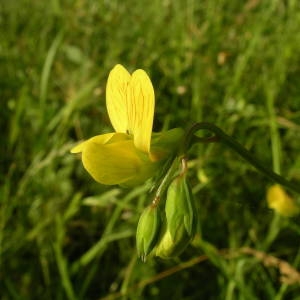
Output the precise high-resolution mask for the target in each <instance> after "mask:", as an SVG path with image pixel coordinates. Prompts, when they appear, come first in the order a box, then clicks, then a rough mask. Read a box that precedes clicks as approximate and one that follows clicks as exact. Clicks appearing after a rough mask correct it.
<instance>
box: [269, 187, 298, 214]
mask: <svg viewBox="0 0 300 300" xmlns="http://www.w3.org/2000/svg"><path fill="white" fill-rule="evenodd" d="M267 202H268V206H269V208H272V209H274V210H275V211H276V212H278V213H279V214H280V215H282V216H285V217H292V216H295V215H297V214H298V213H299V211H300V208H299V206H298V205H297V204H296V202H295V200H294V199H293V198H291V197H290V196H289V195H288V194H287V193H286V192H285V190H284V189H283V188H282V187H281V185H279V184H274V185H272V186H271V187H269V189H268V191H267Z"/></svg>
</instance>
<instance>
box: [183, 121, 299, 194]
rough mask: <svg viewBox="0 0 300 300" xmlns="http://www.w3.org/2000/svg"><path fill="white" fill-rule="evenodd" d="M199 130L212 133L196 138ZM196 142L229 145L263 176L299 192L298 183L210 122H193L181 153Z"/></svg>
mask: <svg viewBox="0 0 300 300" xmlns="http://www.w3.org/2000/svg"><path fill="white" fill-rule="evenodd" d="M199 130H209V131H211V132H212V133H214V136H213V137H209V138H197V137H195V135H194V134H195V133H196V132H197V131H199ZM197 142H222V143H224V144H225V145H226V146H228V147H230V148H231V149H232V150H234V151H235V152H236V153H238V154H239V155H240V156H241V157H243V158H244V159H245V160H246V161H247V162H248V163H250V164H251V165H252V166H254V167H255V168H256V169H257V170H258V171H259V172H261V173H263V174H264V175H265V176H267V177H268V178H270V179H271V180H273V181H275V182H277V183H279V184H281V185H283V186H285V187H287V188H289V189H290V190H292V191H294V192H296V193H299V194H300V185H299V184H294V183H293V182H291V181H289V180H287V179H285V178H284V177H282V176H280V175H279V174H277V173H275V172H273V171H272V170H270V169H269V168H267V167H266V166H265V165H264V164H263V163H262V162H260V161H259V160H257V159H256V158H255V157H254V156H253V155H252V154H251V153H250V152H249V151H248V150H247V149H246V148H245V147H244V146H242V145H241V144H240V143H239V142H237V141H236V140H235V139H234V138H232V137H231V136H229V135H228V134H226V133H225V132H224V131H223V130H222V129H220V128H219V127H217V126H216V125H214V124H212V123H207V122H199V123H195V124H193V125H192V126H191V127H190V128H189V129H188V130H187V133H186V135H185V141H184V143H183V148H182V149H181V152H182V153H186V152H187V151H188V149H189V148H190V147H191V145H192V144H193V143H197Z"/></svg>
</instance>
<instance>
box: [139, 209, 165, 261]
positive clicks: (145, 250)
mask: <svg viewBox="0 0 300 300" xmlns="http://www.w3.org/2000/svg"><path fill="white" fill-rule="evenodd" d="M160 225H161V216H160V211H159V208H158V207H157V206H154V205H150V206H148V207H147V208H145V210H144V211H143V213H142V215H141V216H140V219H139V223H138V226H137V231H136V247H137V252H138V256H139V257H140V258H141V260H142V261H146V257H147V255H148V254H149V253H150V252H151V251H152V249H153V248H154V246H155V245H156V243H157V240H158V237H159V233H160Z"/></svg>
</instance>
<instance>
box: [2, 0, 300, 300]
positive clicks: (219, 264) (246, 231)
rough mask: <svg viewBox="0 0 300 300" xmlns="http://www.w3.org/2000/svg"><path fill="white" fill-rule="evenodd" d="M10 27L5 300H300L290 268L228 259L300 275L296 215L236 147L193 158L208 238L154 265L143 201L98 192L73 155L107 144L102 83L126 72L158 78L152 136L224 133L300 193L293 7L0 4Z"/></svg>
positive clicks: (299, 66)
mask: <svg viewBox="0 0 300 300" xmlns="http://www.w3.org/2000/svg"><path fill="white" fill-rule="evenodd" d="M0 25H1V26H0V42H1V44H0V64H1V67H0V78H1V80H0V90H1V104H2V109H1V111H0V116H1V118H0V124H1V141H2V147H1V150H0V151H1V189H0V192H1V203H0V204H1V210H0V214H1V215H0V218H1V219H0V264H1V267H0V276H1V280H0V282H1V299H101V298H103V297H108V298H106V299H116V298H117V297H121V296H122V298H123V299H165V298H166V297H172V299H276V300H279V299H300V297H299V294H300V287H299V282H298V283H293V284H285V283H283V282H282V281H281V280H280V275H281V274H280V272H279V269H278V267H274V266H271V267H270V266H265V265H264V264H263V263H262V261H260V260H259V259H257V258H256V257H255V255H246V254H238V255H233V256H230V255H229V256H228V255H223V254H222V253H223V252H220V251H221V249H231V250H234V249H240V248H242V247H251V248H253V249H257V250H259V251H263V252H265V253H266V254H269V255H274V256H276V257H278V258H281V259H282V260H283V261H287V262H288V263H290V264H291V265H292V266H293V267H294V268H295V269H299V267H300V266H299V264H300V253H299V235H300V227H299V217H296V218H294V219H283V218H280V217H279V216H277V215H274V214H273V212H271V211H270V210H268V209H267V205H266V202H265V190H266V188H267V186H268V185H270V184H271V182H269V181H268V180H267V179H266V178H265V177H263V176H262V175H260V174H258V173H257V172H256V171H255V170H254V169H253V168H252V167H251V166H249V165H248V164H247V163H245V162H243V161H242V160H241V159H239V157H238V156H237V155H236V154H235V153H233V152H232V151H230V150H229V149H226V148H225V147H224V146H222V145H199V146H197V147H194V148H193V149H192V151H191V159H192V168H191V171H190V174H191V180H192V183H193V190H194V193H195V197H196V199H197V205H198V209H199V214H200V219H201V220H200V221H201V222H200V224H201V225H200V226H199V235H201V239H199V240H196V241H195V242H194V244H193V246H191V247H189V248H188V249H187V251H185V253H184V254H183V255H181V257H180V258H178V259H175V260H170V261H162V260H159V259H153V260H149V261H148V262H147V263H146V264H143V263H141V262H140V261H139V260H138V259H137V257H136V250H135V238H134V236H135V229H136V224H137V220H138V217H139V214H140V213H141V211H142V209H143V207H144V206H145V205H146V203H147V197H146V191H147V188H146V187H138V188H135V189H133V190H126V189H121V188H119V187H105V186H101V185H99V184H97V183H95V182H93V181H92V179H91V178H90V177H89V175H88V174H87V173H86V172H85V171H84V170H83V168H82V166H81V163H80V161H79V160H78V159H77V158H76V157H75V156H73V155H70V154H69V149H70V148H71V147H72V146H73V145H74V144H75V143H76V142H77V141H79V140H81V139H85V138H88V137H91V136H93V135H96V134H99V133H103V132H109V131H110V130H111V125H110V123H109V119H108V116H107V113H106V108H105V83H106V79H107V76H108V73H109V71H110V69H111V68H112V67H113V66H114V65H115V64H117V63H121V64H123V65H124V66H126V67H127V68H128V69H129V70H131V71H132V70H134V69H136V68H142V69H144V70H146V71H147V72H148V73H149V75H150V77H151V79H152V81H153V85H154V87H155V92H156V115H155V130H157V131H159V130H161V129H162V128H167V127H169V128H172V127H175V126H182V127H185V126H187V125H188V124H189V123H190V121H191V120H195V121H206V122H213V123H215V124H216V125H218V126H220V127H221V128H222V129H223V130H225V131H226V132H227V133H229V134H231V135H233V136H234V137H235V138H236V139H238V140H239V141H240V142H241V143H242V144H243V145H245V146H246V147H247V148H248V149H250V150H251V152H252V153H253V154H255V155H256V156H257V157H258V158H259V159H260V160H261V161H263V162H265V164H266V165H267V166H269V167H271V168H272V167H273V169H274V170H275V171H276V172H280V173H281V174H283V175H284V176H286V177H287V178H289V179H291V180H294V181H298V182H300V155H299V149H300V30H299V29H300V7H299V2H298V1H297V0H287V1H277V0H270V1H267V0H248V1H238V0H233V1H225V0H220V1H217V0H212V1H195V0H186V1H183V0H180V1H158V0H155V1H153V2H151V4H150V3H149V2H147V1H133V0H127V1H115V0H112V1H99V0H97V1H90V0H74V1H68V0H52V1H49V2H46V1H37V0H31V1H29V0H19V1H15V0H14V1H1V2H0ZM294 196H295V197H296V195H294ZM298 197H299V195H298ZM197 257H200V258H201V257H202V258H203V260H201V259H199V261H195V260H193V259H194V258H197ZM189 260H191V261H190V263H189V265H188V267H186V265H185V262H187V261H189ZM185 267H186V268H185ZM172 268H175V269H172ZM166 270H169V271H170V274H168V273H166V274H165V273H161V272H164V271H166ZM172 270H173V271H174V272H175V271H176V272H175V273H174V274H172V275H171V273H172ZM164 274H165V275H164ZM167 275H168V276H167ZM109 295H111V297H110V298H109Z"/></svg>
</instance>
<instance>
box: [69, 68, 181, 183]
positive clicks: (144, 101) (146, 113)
mask: <svg viewBox="0 0 300 300" xmlns="http://www.w3.org/2000/svg"><path fill="white" fill-rule="evenodd" d="M154 106H155V97H154V90H153V86H152V83H151V80H150V78H149V77H148V75H147V74H146V72H145V71H143V70H140V69H139V70H136V71H135V72H133V73H132V75H130V74H129V72H128V71H127V70H126V69H125V68H124V67H123V66H121V65H116V66H115V67H114V68H113V69H112V71H111V72H110V74H109V77H108V80H107V86H106V107H107V111H108V115H109V118H110V121H111V123H112V126H113V128H114V129H115V132H114V133H107V134H102V135H98V136H94V137H92V138H90V139H89V140H87V141H84V142H82V143H80V144H79V145H77V146H76V147H74V148H73V149H72V150H71V152H72V153H81V154H82V163H83V166H84V167H85V169H86V170H87V171H88V173H89V174H90V175H91V176H92V177H93V178H94V179H95V180H96V181H98V182H100V183H102V184H106V185H113V184H122V185H126V186H134V185H138V184H141V183H143V182H145V180H147V179H148V178H150V177H153V176H154V175H155V174H156V172H157V171H158V169H159V168H160V167H161V163H162V162H163V161H164V160H165V159H166V158H167V157H168V155H170V153H172V151H174V148H175V149H176V147H177V146H178V143H179V141H180V140H181V138H182V136H183V130H182V129H180V128H175V129H172V130H169V131H166V132H161V133H152V125H153V116H154Z"/></svg>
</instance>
